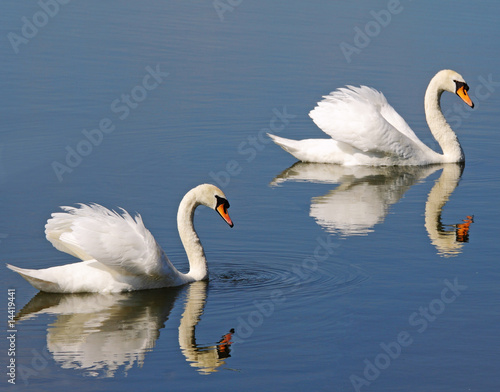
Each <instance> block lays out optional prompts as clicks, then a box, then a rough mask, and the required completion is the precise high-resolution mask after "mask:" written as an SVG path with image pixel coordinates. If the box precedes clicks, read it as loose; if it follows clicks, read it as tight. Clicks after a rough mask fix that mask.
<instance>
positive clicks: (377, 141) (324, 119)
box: [309, 86, 423, 158]
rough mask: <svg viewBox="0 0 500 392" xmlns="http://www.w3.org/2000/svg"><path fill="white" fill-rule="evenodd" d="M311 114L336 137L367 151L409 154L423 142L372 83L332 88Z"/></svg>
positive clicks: (320, 126) (405, 155) (321, 126)
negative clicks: (373, 87)
mask: <svg viewBox="0 0 500 392" xmlns="http://www.w3.org/2000/svg"><path fill="white" fill-rule="evenodd" d="M309 116H310V117H311V118H312V120H313V121H314V123H315V124H316V125H317V126H318V127H319V128H320V129H321V130H323V131H324V132H325V133H326V134H328V135H330V136H331V137H332V138H333V139H334V140H337V141H340V142H343V143H347V144H348V145H351V146H353V147H355V148H357V149H359V150H361V151H363V152H365V153H366V152H371V153H375V154H382V155H397V156H400V157H404V158H409V157H410V156H411V155H412V154H413V153H414V152H415V151H416V150H418V149H419V148H421V146H422V145H423V143H422V142H420V140H419V139H418V137H417V136H416V135H415V133H414V132H413V131H412V129H411V128H410V127H409V125H408V124H407V123H406V121H405V120H404V119H403V118H402V117H401V116H400V115H399V114H398V113H397V112H396V111H395V110H394V108H393V107H392V106H391V105H389V103H388V102H387V100H386V98H385V96H384V95H383V94H382V93H381V92H379V91H377V90H374V89H372V88H370V87H366V86H361V87H353V86H347V88H340V89H338V90H336V91H333V92H332V93H330V95H327V96H324V99H323V100H322V101H320V102H318V104H317V106H316V107H315V108H314V109H313V110H311V112H310V113H309ZM417 144H418V148H416V145H417Z"/></svg>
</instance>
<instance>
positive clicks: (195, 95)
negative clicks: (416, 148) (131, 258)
mask: <svg viewBox="0 0 500 392" xmlns="http://www.w3.org/2000/svg"><path fill="white" fill-rule="evenodd" d="M40 3H42V4H44V5H43V7H45V10H44V8H43V7H42V5H40ZM40 3H35V2H20V3H19V2H10V3H9V4H8V5H4V7H3V11H2V16H1V17H0V18H1V21H2V23H1V29H2V34H1V37H2V39H1V40H0V55H1V59H2V61H1V67H2V72H1V74H0V75H1V76H0V78H1V82H2V95H1V98H0V103H1V108H2V111H1V112H2V114H1V118H2V133H1V138H0V183H1V186H2V192H1V196H0V198H1V205H2V219H1V220H0V241H1V242H0V254H1V260H2V261H3V262H8V263H12V264H14V265H18V266H20V267H26V268H46V267H49V266H53V265H61V264H65V263H69V262H72V260H71V258H70V256H68V255H66V254H63V253H60V252H58V251H56V250H55V249H54V248H53V247H52V246H51V245H50V244H49V243H48V242H47V241H46V240H45V238H44V233H43V226H44V224H45V221H46V220H47V218H48V217H49V216H50V213H51V212H53V211H56V210H57V207H58V206H60V205H72V204H74V203H78V202H98V203H101V204H103V205H105V206H108V207H113V208H115V207H116V206H120V207H124V208H126V209H128V210H129V211H131V212H135V211H137V212H140V213H141V214H142V216H143V219H144V221H145V223H146V225H147V227H148V228H149V229H150V230H151V231H152V232H153V234H154V235H155V237H156V239H157V241H158V242H159V243H160V244H161V245H162V246H163V247H164V249H165V250H166V251H167V254H168V255H169V257H170V259H171V260H172V262H173V263H174V264H175V265H177V266H178V267H179V269H182V270H186V268H187V261H186V259H185V255H184V253H183V249H182V245H181V243H180V240H179V239H178V235H177V230H176V226H175V216H176V210H177V206H178V203H179V201H180V199H181V198H182V196H183V195H184V193H185V192H186V191H187V190H188V189H190V188H191V187H193V186H195V185H197V184H199V183H202V182H212V183H215V184H217V185H219V186H220V187H221V188H222V189H223V190H224V191H225V193H226V195H227V196H228V198H229V200H230V203H231V209H230V211H229V212H230V214H231V216H232V218H233V220H234V222H235V227H234V228H233V229H232V230H231V229H229V228H228V227H227V226H226V225H224V224H223V223H222V222H221V220H220V218H219V217H217V216H216V214H213V213H212V212H210V211H208V210H207V209H200V211H199V213H197V215H196V227H197V229H198V232H199V234H200V237H201V239H202V241H203V244H204V246H205V249H206V253H207V257H208V259H209V264H210V268H211V270H210V271H211V280H210V282H209V283H208V284H206V283H198V284H193V285H191V286H186V287H181V288H177V289H165V290H154V291H147V292H137V293H129V294H121V295H48V294H43V293H37V291H36V290H35V289H34V288H32V287H31V286H30V285H29V284H28V283H27V282H26V281H24V280H23V279H22V278H21V277H19V276H17V275H15V274H14V273H12V272H11V271H9V270H7V269H4V271H3V273H2V277H1V282H2V290H3V298H4V300H3V301H4V303H3V305H2V306H1V308H2V318H3V320H5V321H4V324H3V325H4V332H2V335H3V336H2V339H0V341H1V342H2V345H1V355H0V357H1V358H2V359H1V363H2V368H3V369H4V371H3V373H2V374H3V375H2V377H1V383H2V386H5V387H6V389H7V387H9V388H10V389H12V390H16V391H17V390H39V391H42V390H44V391H45V390H46V391H49V390H50V391H67V390H68V389H69V388H71V390H74V391H87V390H89V389H92V390H96V391H97V390H102V391H104V390H105V391H137V390H149V391H160V390H161V391H163V390H172V391H180V390H182V391H187V390H200V389H202V388H203V389H207V390H223V391H224V390H227V391H234V390H244V391H254V390H273V391H292V390H293V391H304V390H314V391H355V390H361V391H492V390H496V388H497V387H498V385H499V384H500V375H499V373H498V347H499V343H500V339H499V337H498V325H499V322H500V312H499V305H500V300H499V299H500V297H499V294H498V281H499V279H500V276H499V275H500V267H499V264H498V256H499V246H498V230H497V226H498V222H499V221H500V215H499V209H498V194H499V192H500V181H499V179H498V173H499V172H500V165H499V159H498V151H499V149H500V134H499V132H498V131H499V130H498V126H497V117H498V107H499V105H500V90H499V86H500V73H499V71H498V70H499V69H500V55H499V53H500V51H499V50H498V45H497V44H496V42H497V38H498V36H499V33H500V28H499V25H498V14H499V12H500V5H499V4H498V2H494V1H485V2H482V3H480V4H477V3H471V2H466V1H455V2H450V1H446V2H439V4H436V2H431V1H419V2H410V1H403V0H402V1H401V2H400V3H399V4H398V3H395V2H389V3H388V2H371V4H370V5H365V4H361V3H360V2H354V3H348V2H317V4H315V5H314V6H312V5H311V4H310V3H308V2H301V1H286V2H285V1H274V2H266V1H246V0H245V1H228V0H221V1H216V2H212V1H206V2H178V1H176V2H173V1H171V2H161V1H146V2H133V1H126V2H125V1H122V2H98V1H87V2H85V4H77V3H76V2H71V3H68V4H59V3H57V4H59V5H57V6H56V5H54V4H56V3H55V2H51V1H47V2H45V3H44V2H40ZM49 14H50V15H49ZM37 26H38V27H37ZM359 31H362V32H363V33H359ZM23 34H24V35H23ZM443 68H452V69H455V70H457V71H458V72H460V73H461V74H462V75H463V76H464V77H465V79H466V80H467V82H468V83H469V85H470V87H471V91H470V93H472V96H473V99H474V101H475V103H476V109H474V110H469V109H468V108H466V107H465V105H463V104H462V103H461V102H459V100H458V99H457V98H456V97H454V96H452V95H451V94H448V95H445V96H443V110H444V112H445V113H446V114H447V116H448V118H449V121H450V123H451V124H452V126H453V127H454V129H456V131H457V133H458V135H459V138H460V141H461V143H462V146H463V148H464V151H465V154H466V160H467V161H466V164H465V166H464V167H462V166H459V165H445V166H435V167H424V168H406V169H398V168H391V169H373V168H349V169H343V168H341V167H335V166H329V165H304V164H296V162H295V161H294V159H293V157H291V156H290V155H288V154H286V153H285V152H284V151H282V150H281V149H280V148H278V147H277V146H275V145H272V144H269V140H268V139H267V138H266V137H264V136H263V135H264V133H265V132H267V130H269V129H270V128H271V127H274V128H277V129H278V131H277V132H278V133H279V134H281V135H283V136H286V137H290V138H306V137H323V135H322V132H321V131H320V130H319V129H317V128H316V126H315V125H314V124H313V123H312V121H311V120H310V119H309V117H308V115H307V114H308V112H309V111H310V110H311V109H312V108H313V107H314V105H315V103H316V102H317V101H318V100H319V99H320V98H321V96H322V95H324V94H327V93H329V92H330V91H331V90H334V89H335V88H337V87H340V86H342V85H345V84H355V85H356V84H358V85H359V84H367V85H370V86H373V87H375V88H378V89H380V90H382V91H384V93H385V94H386V96H387V98H388V100H389V102H391V103H392V104H393V105H394V107H395V108H396V109H397V110H398V111H399V112H400V113H401V114H402V115H403V116H404V117H405V119H406V120H407V121H408V122H409V124H410V125H411V126H412V127H413V128H414V129H415V130H416V133H417V134H418V135H419V136H420V137H421V138H422V139H423V140H425V142H426V143H427V144H428V145H430V146H432V147H433V148H438V147H437V146H436V143H435V142H434V141H433V139H432V137H431V135H430V133H429V131H428V129H427V127H426V124H425V121H424V113H423V104H422V101H423V94H424V91H425V88H426V86H427V83H428V81H429V79H430V78H431V77H432V76H433V74H434V73H435V72H437V71H438V70H440V69H443ZM479 86H483V87H479ZM99 127H100V131H95V130H96V129H98V128H99ZM75 151H76V152H75ZM468 216H474V218H473V223H472V222H471V220H470V219H469V220H468V218H467V217H468ZM464 220H465V222H464ZM458 225H462V226H458ZM2 268H3V267H2ZM8 288H11V289H15V296H16V299H15V306H16V311H17V313H18V316H19V318H20V321H19V322H18V324H17V332H16V334H15V338H16V339H15V350H16V351H15V353H16V356H15V359H16V370H17V373H16V385H15V386H13V385H9V384H8V383H7V380H8V379H9V376H7V375H6V374H5V369H6V368H5V366H7V364H8V361H9V356H8V348H9V347H8V343H9V341H8V339H7V338H8V337H9V336H10V334H9V333H8V332H7V328H5V325H6V324H7V316H8V315H7V313H5V311H6V308H7V302H8V295H7V294H8V292H7V289H8ZM231 329H234V333H233V334H232V337H231V340H230V341H229V340H228V338H229V337H230V336H228V335H227V334H228V333H230V331H231ZM230 342H232V343H230Z"/></svg>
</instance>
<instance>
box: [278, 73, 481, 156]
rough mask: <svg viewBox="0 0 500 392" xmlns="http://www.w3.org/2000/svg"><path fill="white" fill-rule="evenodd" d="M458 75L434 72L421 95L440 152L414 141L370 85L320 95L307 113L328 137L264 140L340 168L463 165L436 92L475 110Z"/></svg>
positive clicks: (394, 112) (383, 99)
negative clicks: (455, 163)
mask: <svg viewBox="0 0 500 392" xmlns="http://www.w3.org/2000/svg"><path fill="white" fill-rule="evenodd" d="M468 90H469V86H468V85H467V83H465V81H464V79H463V78H462V76H460V75H459V74H458V73H456V72H455V71H452V70H442V71H439V72H438V73H437V74H436V75H435V76H434V77H433V78H432V79H431V81H430V83H429V86H428V87H427V90H426V92H425V99H424V105H425V117H426V120H427V124H428V125H429V128H430V130H431V132H432V134H433V135H434V137H435V138H436V140H437V141H438V143H439V145H440V146H441V149H442V150H443V154H439V153H438V152H435V151H433V150H432V149H430V148H429V147H427V146H426V145H425V144H424V143H423V142H422V141H420V140H419V139H418V137H417V136H416V135H415V133H414V132H413V131H412V130H411V128H410V127H409V126H408V124H407V123H406V121H405V120H404V119H403V118H402V117H401V116H400V115H399V114H398V113H397V112H396V110H394V108H393V107H392V106H391V105H389V104H388V103H387V100H386V98H385V97H384V95H383V94H382V93H381V92H379V91H377V90H374V89H372V88H370V87H366V86H361V87H353V86H347V88H340V89H338V90H337V91H333V92H332V93H330V95H328V96H325V97H324V100H322V101H321V102H318V104H317V106H316V107H315V108H314V109H313V110H312V111H311V112H310V113H309V116H310V117H311V118H312V120H313V121H314V123H315V124H316V125H317V126H318V127H319V128H320V129H321V130H323V131H324V132H325V133H326V134H328V135H330V136H331V139H305V140H290V139H285V138H282V137H279V136H275V135H271V134H269V136H270V137H271V138H272V140H273V141H274V142H275V143H276V144H278V145H279V146H281V147H282V148H283V149H284V150H285V151H287V152H289V153H290V154H292V155H293V156H294V157H295V158H297V159H299V160H301V161H303V162H316V163H336V164H341V165H370V166H383V165H427V164H432V163H454V162H463V161H464V153H463V151H462V147H461V146H460V143H459V142H458V139H457V136H456V134H455V133H454V132H453V130H452V129H451V127H450V125H449V124H448V123H447V122H446V119H445V118H444V116H443V113H442V111H441V106H440V99H441V94H442V93H443V91H449V92H451V93H455V94H457V95H458V96H459V97H460V98H462V100H463V101H464V102H465V103H466V104H467V105H469V106H470V107H472V108H473V107H474V104H473V103H472V100H471V99H470V97H469V95H468V94H467V91H468Z"/></svg>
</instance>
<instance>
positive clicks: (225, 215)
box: [217, 204, 234, 227]
mask: <svg viewBox="0 0 500 392" xmlns="http://www.w3.org/2000/svg"><path fill="white" fill-rule="evenodd" d="M217 212H218V213H219V215H220V216H222V219H224V220H225V221H226V223H227V224H228V225H229V227H233V226H234V224H233V221H232V220H231V218H230V217H229V214H228V213H227V208H226V205H225V204H220V205H219V206H218V207H217Z"/></svg>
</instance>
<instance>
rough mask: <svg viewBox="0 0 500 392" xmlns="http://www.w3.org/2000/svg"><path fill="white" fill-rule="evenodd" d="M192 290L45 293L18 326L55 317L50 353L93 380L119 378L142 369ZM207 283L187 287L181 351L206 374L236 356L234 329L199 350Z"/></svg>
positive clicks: (22, 313)
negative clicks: (182, 298) (198, 327)
mask: <svg viewBox="0 0 500 392" xmlns="http://www.w3.org/2000/svg"><path fill="white" fill-rule="evenodd" d="M183 290H186V287H185V286H184V287H181V288H166V289H155V290H143V291H136V292H129V293H120V294H52V293H44V292H39V293H38V294H37V295H36V296H35V297H33V298H32V299H31V301H30V302H29V303H28V304H27V305H26V306H25V307H24V308H23V309H22V310H21V311H20V312H19V314H18V316H17V318H18V321H23V320H27V319H31V318H33V317H36V316H38V315H41V314H49V315H55V316H56V320H55V321H54V323H52V324H50V325H49V328H48V330H47V348H48V351H49V352H50V353H51V354H52V356H53V358H54V360H55V361H56V362H57V363H58V364H59V365H60V366H61V367H62V368H64V369H75V370H81V371H84V372H85V375H87V376H95V377H114V376H115V374H116V373H117V372H119V371H123V372H124V373H127V371H128V370H130V369H131V368H132V367H133V366H134V365H137V366H138V367H142V366H143V364H144V360H145V356H146V354H147V353H148V352H149V351H152V350H153V348H154V346H155V344H156V341H157V339H158V337H159V335H160V329H162V328H163V327H164V326H165V322H166V321H167V320H168V318H169V315H170V312H171V311H172V309H173V307H174V304H175V302H176V300H177V299H178V297H179V296H180V294H181V292H182V291H183ZM206 291H207V282H205V281H200V282H194V283H192V284H190V285H189V286H188V287H187V295H186V303H185V309H184V313H183V315H182V319H181V322H180V326H179V346H180V349H181V351H182V353H183V354H184V356H185V358H186V360H187V361H188V362H189V363H190V364H191V366H193V367H195V368H197V370H198V371H199V372H200V373H202V374H209V373H212V372H216V371H217V369H218V368H219V367H220V366H221V365H223V364H224V363H225V361H224V359H225V358H227V357H229V356H230V346H231V343H232V342H231V335H232V330H231V331H229V333H228V334H226V335H225V336H224V337H223V338H222V339H221V340H220V342H219V343H218V344H214V345H211V346H198V345H197V344H196V339H195V327H196V324H197V323H198V322H199V320H200V317H201V315H202V314H203V308H204V306H205V302H206Z"/></svg>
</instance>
